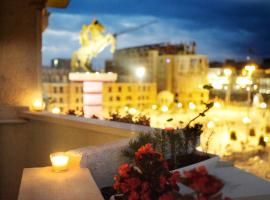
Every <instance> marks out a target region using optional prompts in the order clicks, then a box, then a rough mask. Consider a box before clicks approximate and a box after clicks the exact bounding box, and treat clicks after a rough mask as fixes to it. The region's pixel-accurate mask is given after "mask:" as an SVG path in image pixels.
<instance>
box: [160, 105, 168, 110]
mask: <svg viewBox="0 0 270 200" xmlns="http://www.w3.org/2000/svg"><path fill="white" fill-rule="evenodd" d="M168 110H169V108H168V106H166V105H163V106H162V107H161V111H162V112H167V111H168Z"/></svg>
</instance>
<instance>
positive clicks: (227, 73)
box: [223, 68, 232, 104]
mask: <svg viewBox="0 0 270 200" xmlns="http://www.w3.org/2000/svg"><path fill="white" fill-rule="evenodd" d="M223 72H224V75H225V76H226V77H227V79H228V86H225V87H224V89H225V90H226V96H225V101H226V103H227V104H229V103H230V101H231V88H232V81H231V75H232V70H231V69H229V68H226V69H224V71H223Z"/></svg>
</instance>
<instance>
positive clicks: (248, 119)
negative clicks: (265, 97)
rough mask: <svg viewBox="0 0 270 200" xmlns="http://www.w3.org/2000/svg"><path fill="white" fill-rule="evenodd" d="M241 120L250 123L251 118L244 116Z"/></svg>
mask: <svg viewBox="0 0 270 200" xmlns="http://www.w3.org/2000/svg"><path fill="white" fill-rule="evenodd" d="M242 122H243V123H244V124H250V123H251V119H250V118H249V117H244V118H243V119H242Z"/></svg>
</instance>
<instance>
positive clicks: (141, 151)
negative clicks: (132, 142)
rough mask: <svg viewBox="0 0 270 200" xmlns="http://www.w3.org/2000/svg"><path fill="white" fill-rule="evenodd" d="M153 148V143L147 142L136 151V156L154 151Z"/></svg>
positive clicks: (139, 156)
mask: <svg viewBox="0 0 270 200" xmlns="http://www.w3.org/2000/svg"><path fill="white" fill-rule="evenodd" d="M153 151H154V150H153V148H152V145H151V144H149V143H148V144H146V145H144V146H142V147H140V148H139V149H138V151H137V152H136V153H135V156H136V158H141V157H142V154H145V153H149V152H153Z"/></svg>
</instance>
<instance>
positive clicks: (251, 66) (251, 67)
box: [245, 64, 256, 76]
mask: <svg viewBox="0 0 270 200" xmlns="http://www.w3.org/2000/svg"><path fill="white" fill-rule="evenodd" d="M255 69H256V66H255V65H254V64H251V65H246V66H245V70H246V71H247V72H248V75H249V76H251V75H252V73H253V72H254V71H255Z"/></svg>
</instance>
